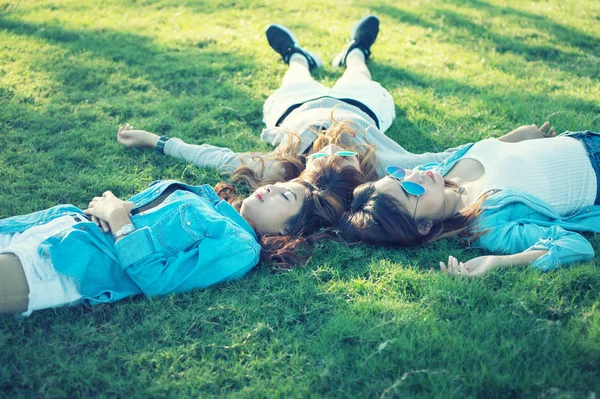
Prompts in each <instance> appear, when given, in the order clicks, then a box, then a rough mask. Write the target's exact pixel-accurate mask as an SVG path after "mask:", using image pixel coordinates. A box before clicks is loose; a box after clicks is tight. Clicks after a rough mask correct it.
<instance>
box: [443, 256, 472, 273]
mask: <svg viewBox="0 0 600 399" xmlns="http://www.w3.org/2000/svg"><path fill="white" fill-rule="evenodd" d="M440 270H441V271H442V272H444V273H446V274H449V275H451V276H461V277H463V276H464V277H469V276H470V274H471V273H470V272H469V270H467V267H466V266H465V264H464V263H462V262H459V261H458V259H456V258H455V257H454V256H448V263H444V262H440Z"/></svg>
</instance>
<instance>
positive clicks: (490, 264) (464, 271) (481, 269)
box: [440, 255, 501, 277]
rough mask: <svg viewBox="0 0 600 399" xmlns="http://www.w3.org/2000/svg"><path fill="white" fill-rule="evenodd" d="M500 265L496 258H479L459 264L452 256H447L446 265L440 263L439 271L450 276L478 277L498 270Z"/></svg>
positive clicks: (498, 258)
mask: <svg viewBox="0 0 600 399" xmlns="http://www.w3.org/2000/svg"><path fill="white" fill-rule="evenodd" d="M500 264H501V262H500V257H498V256H491V255H488V256H479V257H477V258H473V259H471V260H468V261H467V262H465V263H463V262H459V261H458V259H456V258H455V257H454V256H449V257H448V264H445V263H444V262H440V269H441V271H442V272H444V273H447V274H449V275H451V276H460V277H479V276H482V275H484V274H486V273H489V272H490V271H492V270H494V269H496V268H498V267H499V266H500Z"/></svg>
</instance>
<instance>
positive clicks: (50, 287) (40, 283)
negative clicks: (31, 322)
mask: <svg viewBox="0 0 600 399" xmlns="http://www.w3.org/2000/svg"><path fill="white" fill-rule="evenodd" d="M75 223H76V222H75V220H74V219H73V217H71V216H62V217H59V218H56V219H54V220H52V221H50V222H48V223H46V224H42V225H38V226H34V227H31V228H29V229H27V230H25V231H24V232H22V233H15V234H0V253H13V254H15V255H16V256H17V257H18V258H19V260H20V261H21V265H22V266H23V271H24V272H25V278H26V279H27V284H28V285H29V306H28V307H27V311H26V312H24V313H21V314H22V315H23V316H29V315H30V314H31V312H33V311H34V310H40V309H46V308H51V307H55V306H61V305H66V304H68V303H73V302H76V301H77V300H79V299H80V298H81V294H80V293H79V290H78V288H77V283H76V282H75V280H73V279H72V278H70V277H67V276H63V275H60V274H58V273H57V272H56V270H55V269H54V266H53V265H52V261H51V260H50V259H48V258H43V257H41V256H40V255H39V253H38V246H39V245H40V243H41V242H42V241H44V240H45V239H46V238H48V237H50V236H53V235H55V234H58V233H60V232H62V231H65V230H67V229H68V228H69V227H71V226H72V225H74V224H75Z"/></svg>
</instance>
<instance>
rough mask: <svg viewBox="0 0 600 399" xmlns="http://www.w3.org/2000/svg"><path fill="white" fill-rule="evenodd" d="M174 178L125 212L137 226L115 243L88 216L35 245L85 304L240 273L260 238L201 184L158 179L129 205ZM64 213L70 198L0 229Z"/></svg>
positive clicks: (255, 257)
mask: <svg viewBox="0 0 600 399" xmlns="http://www.w3.org/2000/svg"><path fill="white" fill-rule="evenodd" d="M172 184H180V185H181V186H183V187H185V189H186V190H177V191H175V192H173V193H172V194H171V195H170V196H169V197H168V198H167V199H166V200H165V201H164V202H163V203H162V204H160V205H158V206H156V207H154V208H152V209H150V210H148V211H145V212H141V213H139V214H136V215H134V216H133V217H132V218H131V221H132V223H133V224H134V226H135V227H136V230H135V231H134V232H133V233H131V234H129V235H127V236H125V237H123V238H121V239H120V240H119V241H117V242H116V243H115V241H114V239H113V238H112V235H111V234H106V233H104V232H103V231H102V230H101V229H100V228H98V227H97V226H96V224H95V223H93V222H90V221H88V220H87V219H83V218H82V220H83V221H82V222H80V223H77V224H75V225H73V226H72V228H70V229H68V230H65V231H63V232H61V233H59V234H57V235H55V236H52V237H50V238H48V239H47V240H46V241H44V242H43V243H42V244H41V245H40V246H39V252H40V254H41V255H42V256H49V257H50V258H51V259H52V263H53V264H54V267H55V269H56V270H57V271H58V272H59V273H61V274H64V275H67V276H70V277H72V278H74V279H75V280H76V281H77V282H78V284H79V291H80V293H81V294H82V295H83V298H84V300H86V301H87V302H88V303H92V304H95V303H103V302H114V301H118V300H120V299H122V298H125V297H128V296H131V295H137V294H141V293H143V294H145V295H147V296H152V295H163V294H168V293H171V292H184V291H188V290H191V289H193V288H202V287H207V286H209V285H211V284H215V283H218V282H221V281H225V280H230V279H235V278H239V277H242V276H244V275H245V274H246V273H247V272H248V271H250V269H252V268H253V267H254V266H255V265H256V264H257V263H258V261H259V255H260V245H259V244H258V242H257V237H256V235H255V233H254V230H253V229H252V228H251V227H250V225H249V224H248V223H247V222H246V220H244V218H242V217H241V216H240V214H239V213H238V212H236V211H235V209H233V207H231V205H229V204H228V203H227V202H225V201H223V200H221V199H220V198H219V197H218V196H217V194H216V193H215V192H214V191H213V190H212V188H211V187H210V186H208V185H203V186H188V185H186V184H182V183H179V182H176V181H173V180H169V181H158V182H154V183H152V184H151V185H150V187H149V188H148V189H146V190H144V191H143V192H141V193H139V194H137V195H135V196H133V197H132V198H131V199H130V201H132V202H134V208H133V209H137V208H139V207H142V206H144V205H146V204H148V203H150V202H151V201H153V200H154V199H156V198H157V197H158V196H159V195H160V194H161V193H162V192H163V191H164V190H165V189H166V188H167V187H169V186H171V185H172ZM66 214H72V215H81V214H82V211H81V210H80V209H78V208H77V207H75V206H73V205H58V206H55V207H53V208H50V209H48V210H45V211H40V212H35V213H32V214H29V215H23V216H15V217H12V218H8V219H4V220H0V233H17V232H22V231H24V230H26V229H27V228H29V227H31V226H33V225H36V224H43V223H45V222H48V221H50V220H52V219H54V218H56V217H60V216H63V215H66Z"/></svg>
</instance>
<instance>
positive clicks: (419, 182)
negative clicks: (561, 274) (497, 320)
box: [341, 124, 600, 277]
mask: <svg viewBox="0 0 600 399" xmlns="http://www.w3.org/2000/svg"><path fill="white" fill-rule="evenodd" d="M547 128H548V125H547V124H544V126H542V128H541V131H543V132H545V131H547ZM548 132H549V133H550V134H549V136H551V135H553V134H552V133H551V131H548ZM532 144H533V145H532ZM559 160H560V161H559ZM387 172H388V175H387V176H386V177H384V178H383V179H380V180H379V181H377V182H374V183H367V184H364V185H362V186H360V187H358V188H357V189H356V190H355V192H354V200H353V202H352V205H351V207H350V211H349V212H348V213H347V214H346V215H345V216H344V218H343V221H342V223H341V230H342V233H343V234H344V235H345V236H346V237H347V238H348V239H349V240H351V241H363V242H367V243H371V244H378V245H391V246H413V245H419V244H425V243H428V242H431V241H435V240H438V239H440V238H443V237H451V236H456V237H458V238H459V239H461V240H462V241H464V242H465V243H467V244H468V245H469V246H470V247H473V248H482V249H485V250H487V251H489V252H491V253H494V254H495V255H488V256H481V257H476V258H474V259H471V260H469V261H466V262H461V261H459V260H458V259H456V258H455V257H453V256H449V257H448V259H447V260H444V261H443V262H440V268H441V270H442V271H444V272H447V273H450V274H452V275H461V276H469V277H471V276H479V275H482V274H485V273H488V272H490V271H491V270H494V269H497V268H501V267H508V266H518V265H527V264H531V265H532V267H534V268H537V269H540V270H551V269H554V268H557V267H559V266H562V265H568V264H571V263H573V262H580V261H588V260H591V259H593V257H594V249H593V247H592V245H591V244H590V242H589V241H588V240H587V239H586V238H585V237H584V236H583V235H581V233H582V232H595V233H600V134H598V133H593V132H590V131H586V132H578V133H568V132H567V133H565V134H562V135H560V136H558V137H554V138H550V139H545V140H536V141H534V142H531V141H528V142H517V143H513V142H504V141H500V140H498V139H486V140H482V141H480V142H477V143H475V144H471V145H468V146H466V147H465V148H463V149H461V150H460V151H458V152H456V154H454V155H453V156H452V157H450V158H449V159H448V160H446V161H445V162H443V163H440V164H437V165H426V166H424V167H418V168H415V169H412V170H405V169H403V168H400V167H390V168H388V170H387Z"/></svg>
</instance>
